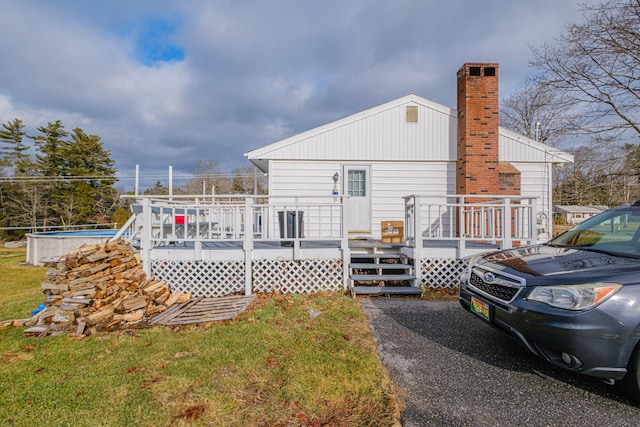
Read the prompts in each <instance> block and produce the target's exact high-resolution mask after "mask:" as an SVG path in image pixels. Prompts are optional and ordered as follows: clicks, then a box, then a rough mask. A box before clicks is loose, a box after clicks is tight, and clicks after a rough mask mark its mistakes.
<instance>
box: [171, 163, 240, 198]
mask: <svg viewBox="0 0 640 427" xmlns="http://www.w3.org/2000/svg"><path fill="white" fill-rule="evenodd" d="M192 173H193V178H191V179H189V180H188V181H187V182H186V184H185V186H184V189H183V191H184V192H185V193H186V194H202V192H203V188H204V191H205V193H207V194H211V192H212V191H214V192H215V194H227V193H229V192H230V191H231V180H230V179H229V177H228V176H226V175H225V174H224V173H222V169H221V168H220V165H219V164H218V162H216V161H215V160H198V161H196V162H195V164H194V165H193V169H192Z"/></svg>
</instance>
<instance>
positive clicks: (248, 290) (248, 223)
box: [242, 197, 253, 295]
mask: <svg viewBox="0 0 640 427" xmlns="http://www.w3.org/2000/svg"><path fill="white" fill-rule="evenodd" d="M242 249H243V251H244V293H245V295H251V294H252V293H253V280H252V279H253V276H252V274H253V262H252V258H253V198H251V197H247V198H245V199H244V238H243V241H242Z"/></svg>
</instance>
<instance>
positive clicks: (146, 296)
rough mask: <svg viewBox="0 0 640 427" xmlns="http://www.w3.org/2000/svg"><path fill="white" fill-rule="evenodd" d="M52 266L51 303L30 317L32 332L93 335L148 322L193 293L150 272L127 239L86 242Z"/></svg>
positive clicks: (46, 288)
mask: <svg viewBox="0 0 640 427" xmlns="http://www.w3.org/2000/svg"><path fill="white" fill-rule="evenodd" d="M45 266H46V267H47V268H49V270H48V271H47V275H46V278H45V281H44V282H43V283H42V290H43V292H44V293H45V295H47V302H46V304H45V305H46V308H44V309H43V310H42V311H40V312H38V313H37V314H36V315H35V316H34V317H32V318H31V319H29V321H28V323H27V326H34V327H32V328H30V329H27V330H26V331H25V334H27V335H40V336H43V335H49V334H61V333H64V334H71V335H91V334H95V333H97V332H99V331H113V330H117V329H124V328H130V327H135V326H141V325H144V324H145V323H146V322H147V321H148V320H149V319H150V318H151V317H153V316H154V315H156V314H158V313H161V312H163V311H164V310H166V309H167V308H168V307H169V306H171V305H172V304H175V303H182V302H186V301H188V300H189V299H190V297H191V296H190V294H185V293H182V292H180V291H176V292H174V293H171V292H170V288H169V285H168V284H167V283H165V282H164V281H162V280H154V279H153V278H147V276H146V274H145V272H144V270H143V269H142V266H141V264H140V262H139V261H138V259H137V258H136V256H135V253H134V251H133V249H132V248H131V246H130V245H128V244H126V243H124V242H123V241H117V242H109V243H104V244H94V245H83V246H82V247H80V248H79V249H76V250H74V251H72V252H69V253H67V254H65V255H63V256H62V257H60V258H59V259H58V260H56V261H50V262H47V263H45Z"/></svg>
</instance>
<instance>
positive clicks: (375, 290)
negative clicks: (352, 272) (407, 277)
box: [351, 286, 422, 296]
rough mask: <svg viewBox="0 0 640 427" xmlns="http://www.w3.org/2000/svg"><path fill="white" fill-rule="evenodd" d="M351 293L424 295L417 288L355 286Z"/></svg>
mask: <svg viewBox="0 0 640 427" xmlns="http://www.w3.org/2000/svg"><path fill="white" fill-rule="evenodd" d="M351 291H352V293H353V294H355V295H415V296H421V295H422V291H421V290H420V289H419V288H416V287H415V286H354V287H353V288H351Z"/></svg>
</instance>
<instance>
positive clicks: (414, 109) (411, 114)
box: [406, 105, 418, 123]
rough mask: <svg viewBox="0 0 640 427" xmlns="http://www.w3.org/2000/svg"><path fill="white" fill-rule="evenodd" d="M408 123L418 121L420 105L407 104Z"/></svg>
mask: <svg viewBox="0 0 640 427" xmlns="http://www.w3.org/2000/svg"><path fill="white" fill-rule="evenodd" d="M406 113H407V123H418V106H417V105H407V111H406Z"/></svg>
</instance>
